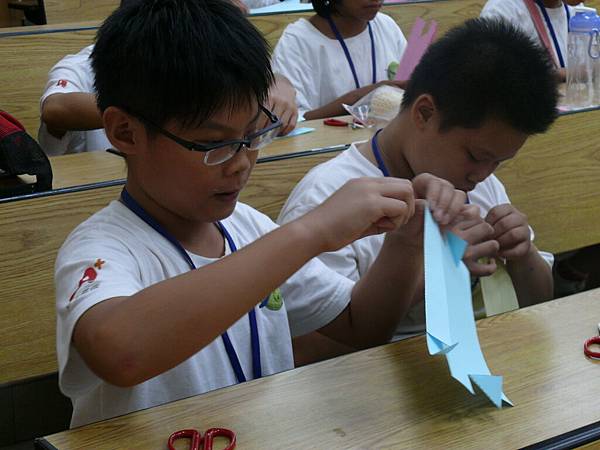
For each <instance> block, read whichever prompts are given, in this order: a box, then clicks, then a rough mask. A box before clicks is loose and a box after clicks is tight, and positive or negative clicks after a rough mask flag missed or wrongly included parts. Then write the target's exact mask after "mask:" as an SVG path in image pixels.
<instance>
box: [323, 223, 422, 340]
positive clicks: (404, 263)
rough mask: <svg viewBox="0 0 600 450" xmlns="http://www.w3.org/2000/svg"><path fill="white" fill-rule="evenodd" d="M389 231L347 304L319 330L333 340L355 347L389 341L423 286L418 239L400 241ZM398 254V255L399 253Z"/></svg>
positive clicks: (420, 250) (420, 251) (418, 296)
mask: <svg viewBox="0 0 600 450" xmlns="http://www.w3.org/2000/svg"><path fill="white" fill-rule="evenodd" d="M395 239H397V238H395V237H393V236H391V235H390V234H388V235H387V236H386V240H385V242H384V245H383V246H382V249H381V251H380V253H379V256H378V257H377V259H376V260H375V262H374V263H373V265H372V266H371V267H370V268H369V270H368V272H367V273H366V274H365V275H363V276H362V277H361V279H360V280H359V281H358V282H357V283H356V285H355V286H354V289H353V291H352V300H351V303H350V305H349V306H348V307H347V308H346V310H344V312H343V313H342V314H340V316H338V317H337V318H336V319H335V320H334V321H333V322H331V323H330V324H329V325H327V326H325V327H324V328H322V329H321V332H322V333H323V334H325V335H327V336H329V337H331V338H332V339H336V340H338V341H340V342H342V343H344V344H345V345H350V346H352V347H355V348H366V347H372V346H375V345H381V344H384V343H386V342H388V341H389V340H390V339H391V337H392V336H393V334H394V331H395V329H396V327H397V325H398V323H399V322H400V320H401V319H402V318H403V317H404V316H405V315H406V313H407V312H408V310H409V309H410V307H411V306H412V305H413V304H414V301H415V299H416V298H422V294H421V295H419V293H418V292H417V291H418V290H419V289H420V287H422V286H423V283H422V279H423V248H422V246H421V245H420V242H418V243H416V245H415V243H414V242H412V243H405V242H403V243H402V244H399V242H398V241H396V242H394V240H395ZM400 252H401V254H400V255H399V253H400Z"/></svg>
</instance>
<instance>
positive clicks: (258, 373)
mask: <svg viewBox="0 0 600 450" xmlns="http://www.w3.org/2000/svg"><path fill="white" fill-rule="evenodd" d="M121 202H122V203H123V204H124V205H125V206H126V207H127V208H129V209H130V210H131V211H132V212H133V213H134V214H135V215H136V216H138V217H139V218H140V219H142V220H143V221H144V222H145V223H146V224H148V225H149V226H150V227H151V228H152V229H154V231H156V232H157V233H158V234H160V235H161V236H162V237H164V238H165V239H166V240H167V241H169V242H170V243H171V244H172V245H173V246H174V247H175V248H176V249H177V251H178V252H179V254H180V255H181V256H182V257H183V259H185V261H186V262H187V264H188V266H189V267H190V270H195V269H196V265H195V264H194V261H192V258H191V257H190V255H189V254H188V252H187V251H186V250H185V249H184V248H183V246H182V245H181V243H180V242H179V241H178V240H177V239H176V238H175V237H174V236H173V235H171V234H170V233H169V232H168V231H167V230H165V229H164V228H163V227H162V226H161V225H160V224H159V223H158V222H157V221H156V220H155V219H154V218H153V217H152V216H151V215H150V214H148V213H147V212H146V210H145V209H144V208H142V206H141V205H140V204H139V203H138V202H137V201H136V200H135V199H134V198H133V197H132V196H131V195H130V194H129V192H127V190H126V189H123V191H122V192H121ZM215 225H216V226H217V229H218V230H219V232H220V233H221V234H222V235H223V237H224V238H225V240H226V241H227V244H228V245H229V249H230V250H231V252H232V253H233V252H235V251H236V250H237V247H236V245H235V242H234V241H233V238H232V237H231V235H230V234H229V232H228V231H227V229H226V228H225V226H224V225H223V224H222V223H221V222H216V223H215ZM248 319H249V321H250V342H251V347H252V373H253V375H254V379H257V378H261V377H262V368H261V362H260V341H259V338H258V324H257V322H256V311H255V310H254V308H252V309H251V310H250V312H249V313H248ZM221 337H222V338H223V344H224V345H225V351H226V352H227V356H228V357H229V362H230V363H231V367H232V368H233V371H234V373H235V377H236V379H237V380H238V383H242V382H244V381H246V376H245V375H244V371H243V370H242V365H241V364H240V360H239V358H238V356H237V353H236V351H235V348H234V347H233V344H232V342H231V339H230V338H229V334H227V331H225V332H224V333H223V334H222V335H221Z"/></svg>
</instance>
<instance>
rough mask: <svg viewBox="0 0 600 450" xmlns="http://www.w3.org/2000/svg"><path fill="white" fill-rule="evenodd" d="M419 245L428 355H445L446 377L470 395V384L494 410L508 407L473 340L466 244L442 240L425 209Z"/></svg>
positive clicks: (474, 330) (498, 379)
mask: <svg viewBox="0 0 600 450" xmlns="http://www.w3.org/2000/svg"><path fill="white" fill-rule="evenodd" d="M424 239H425V242H424V251H425V317H426V323H427V348H428V349H429V353H430V354H431V355H436V354H444V355H446V359H447V361H448V367H449V368H450V374H451V375H452V377H453V378H455V379H456V380H458V381H459V382H460V383H461V384H462V385H463V386H464V387H466V388H467V390H468V391H469V392H471V393H472V394H475V390H474V388H473V384H472V382H474V383H475V384H476V385H477V386H478V387H479V388H480V389H481V390H482V391H483V392H484V393H485V395H487V397H488V398H489V399H490V400H491V401H492V402H493V403H494V404H495V405H496V406H497V407H498V408H501V407H502V402H503V401H504V402H506V403H507V404H509V405H511V406H512V403H511V401H510V400H509V399H508V398H507V397H506V396H505V395H504V392H503V391H502V377H501V376H496V375H492V374H491V373H490V369H489V368H488V366H487V363H486V362H485V358H484V357H483V353H482V351H481V346H480V345H479V339H478V338H477V328H476V327H475V318H474V316H473V305H472V302H471V281H470V277H469V271H468V269H467V267H466V266H465V265H464V263H463V262H462V256H463V254H464V252H465V249H466V243H465V242H464V241H463V240H462V239H460V238H459V237H457V236H456V235H454V234H452V233H449V232H447V233H444V235H442V233H441V232H440V229H439V227H438V225H437V223H436V222H435V221H434V220H433V217H432V216H431V213H430V212H429V209H426V211H425V237H424Z"/></svg>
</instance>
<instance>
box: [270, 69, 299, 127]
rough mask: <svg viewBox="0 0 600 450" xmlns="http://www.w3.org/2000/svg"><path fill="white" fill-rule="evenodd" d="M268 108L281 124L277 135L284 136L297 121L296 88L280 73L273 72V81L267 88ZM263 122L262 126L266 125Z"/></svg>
mask: <svg viewBox="0 0 600 450" xmlns="http://www.w3.org/2000/svg"><path fill="white" fill-rule="evenodd" d="M268 102H269V109H270V110H271V112H272V113H273V114H275V115H276V116H277V117H278V118H279V120H281V123H282V124H283V126H282V127H281V129H280V130H279V136H285V135H286V134H288V133H289V132H290V131H292V130H293V129H294V128H296V124H297V123H298V106H297V105H296V89H294V86H292V83H290V82H289V80H288V79H287V78H286V77H284V76H283V75H280V74H275V81H274V83H273V85H272V86H271V88H270V89H269V99H268ZM267 122H268V121H266V122H264V123H263V127H264V126H266V125H268V123H267Z"/></svg>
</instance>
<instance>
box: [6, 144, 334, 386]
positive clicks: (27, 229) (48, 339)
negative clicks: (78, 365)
mask: <svg viewBox="0 0 600 450" xmlns="http://www.w3.org/2000/svg"><path fill="white" fill-rule="evenodd" d="M335 154H336V153H327V154H320V155H314V156H307V157H302V158H294V159H286V160H282V161H273V162H268V163H264V164H260V165H258V166H257V167H256V169H255V170H254V172H253V174H252V176H251V178H250V180H249V182H248V185H247V187H246V189H245V190H244V192H243V193H242V196H241V201H243V202H246V203H248V204H250V205H252V206H254V207H255V208H256V209H258V210H259V211H262V212H264V213H265V214H267V215H269V216H270V217H272V218H276V216H277V214H278V213H279V210H280V209H281V206H282V205H283V202H284V201H285V200H286V199H287V197H288V195H289V192H290V191H291V190H292V188H293V187H294V186H295V185H296V183H297V182H298V181H299V180H300V179H301V178H302V177H303V176H304V174H305V173H306V172H307V171H308V170H309V169H310V168H312V167H314V166H315V165H316V164H319V163H321V162H324V161H326V160H327V159H329V158H331V157H333V156H334V155H335ZM121 189H122V186H114V187H107V188H101V189H92V190H87V191H84V192H77V193H69V194H60V195H55V196H51V197H44V198H38V199H33V200H22V201H16V202H11V203H5V204H0V217H1V220H0V242H2V251H1V252H0V292H2V295H1V296H0V342H2V345H0V384H2V383H8V382H12V381H16V380H21V379H24V378H30V377H34V376H38V375H45V374H48V373H52V372H55V371H56V369H57V367H56V354H55V337H56V332H55V330H56V323H55V322H56V319H55V311H54V280H53V277H54V261H55V259H56V254H57V252H58V249H59V248H60V246H61V245H62V243H63V242H64V240H65V238H66V237H67V236H68V234H69V233H70V232H71V231H72V230H73V229H74V228H75V227H76V226H77V225H78V224H80V223H81V222H83V221H84V220H85V219H87V218H88V217H89V216H91V215H92V214H93V213H95V212H96V211H98V210H100V209H101V208H103V207H104V206H106V205H107V204H108V203H109V202H110V201H111V200H114V199H116V198H118V196H119V192H120V190H121Z"/></svg>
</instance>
